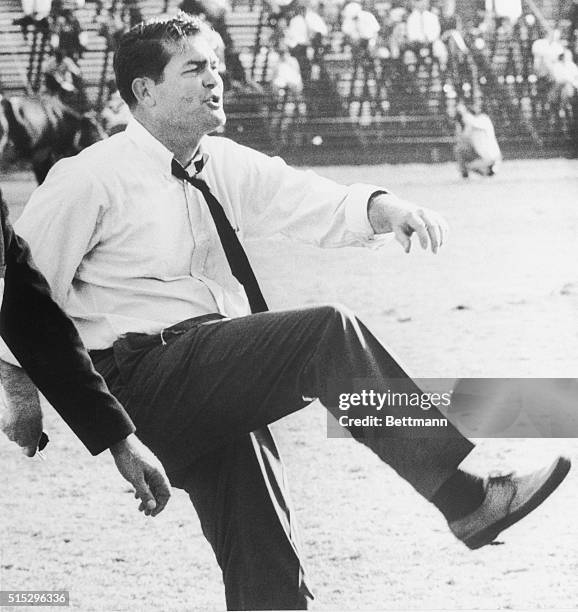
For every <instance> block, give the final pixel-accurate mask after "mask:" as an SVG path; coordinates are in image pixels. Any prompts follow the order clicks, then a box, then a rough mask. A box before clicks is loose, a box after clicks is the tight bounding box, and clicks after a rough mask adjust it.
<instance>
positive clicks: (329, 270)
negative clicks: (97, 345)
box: [0, 160, 578, 612]
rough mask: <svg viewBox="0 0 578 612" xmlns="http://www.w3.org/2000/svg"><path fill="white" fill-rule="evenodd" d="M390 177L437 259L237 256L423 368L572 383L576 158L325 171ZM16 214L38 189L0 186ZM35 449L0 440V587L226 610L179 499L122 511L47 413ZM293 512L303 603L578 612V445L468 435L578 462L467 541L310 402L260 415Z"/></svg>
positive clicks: (490, 448) (507, 450)
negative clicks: (330, 429) (273, 438)
mask: <svg viewBox="0 0 578 612" xmlns="http://www.w3.org/2000/svg"><path fill="white" fill-rule="evenodd" d="M317 170H318V172H320V173H322V174H324V175H327V176H329V177H333V178H335V179H337V180H340V181H343V182H348V183H350V182H357V181H369V182H374V183H378V184H383V185H388V186H390V187H391V188H392V189H393V190H394V191H395V192H396V193H398V194H399V195H401V196H404V197H406V198H407V199H410V200H414V201H417V202H421V203H423V204H425V205H427V206H430V207H432V208H435V209H437V210H439V211H440V212H442V213H443V214H444V215H446V217H447V219H448V221H449V223H450V225H451V227H452V233H451V236H450V240H449V241H448V244H447V245H446V247H445V248H444V249H443V250H442V252H441V253H440V254H439V255H437V256H433V255H432V254H431V253H427V254H426V253H423V252H421V251H420V250H419V249H418V248H415V247H416V245H414V249H413V251H412V253H411V254H410V255H409V256H408V255H406V254H405V253H403V251H402V250H401V248H399V246H398V245H397V243H394V242H391V243H389V244H387V245H386V246H384V247H383V248H382V249H379V250H375V251H373V250H366V249H341V250H335V251H320V250H317V249H313V248H309V247H303V246H295V245H293V244H289V243H287V242H283V241H279V240H270V241H263V242H260V243H253V244H251V246H250V250H251V253H252V256H253V260H254V263H255V268H256V269H257V272H258V276H259V278H261V279H262V285H263V287H264V293H265V294H266V295H267V297H268V301H269V303H270V305H271V307H273V308H285V307H291V306H296V305H302V304H313V303H320V302H335V301H337V302H341V303H343V304H346V305H347V306H349V307H350V308H352V309H353V310H354V311H356V312H357V313H358V314H359V315H360V317H361V318H362V319H363V320H364V321H365V322H366V323H367V324H368V325H369V327H370V328H371V329H372V330H373V331H374V332H375V333H376V335H377V336H378V337H379V338H380V339H381V340H382V341H383V342H384V343H385V344H386V346H388V347H391V348H392V349H393V352H394V353H395V354H396V355H397V356H398V357H399V359H400V360H401V361H402V363H404V364H405V366H406V367H407V368H408V370H409V371H410V372H411V373H412V374H413V375H415V376H419V377H451V378H458V377H464V376H469V377H482V376H494V377H570V378H576V377H577V375H578V342H577V341H578V268H577V264H576V262H577V261H578V197H577V196H578V162H576V161H567V160H541V161H511V162H507V163H505V165H504V167H503V168H502V172H501V173H500V174H499V175H498V176H496V177H494V178H493V179H487V180H482V179H472V180H470V181H469V182H464V181H462V180H461V179H458V177H457V172H456V169H455V167H454V166H453V165H450V164H447V165H438V166H421V165H419V166H418V165H409V166H360V167H323V168H318V169H317ZM1 183H2V188H3V190H4V193H5V196H6V197H7V199H8V201H9V202H10V203H11V204H12V213H13V216H14V218H16V217H17V216H18V214H19V212H20V211H21V209H22V206H23V204H24V202H25V201H26V197H27V195H28V193H29V192H30V191H31V189H32V187H33V185H32V183H31V180H30V176H29V175H25V174H22V173H20V174H13V175H10V176H7V177H6V178H2V181H1ZM45 429H46V430H47V431H48V432H49V435H50V437H51V443H50V445H49V447H48V449H47V461H45V462H42V461H40V460H38V459H32V460H27V459H26V458H24V457H23V456H22V455H21V454H20V453H19V451H18V450H17V449H16V447H13V446H12V445H11V444H10V443H8V442H7V441H6V440H5V439H0V466H1V469H0V504H1V506H0V508H1V518H0V588H1V589H24V590H38V589H67V590H69V591H70V598H71V607H72V608H73V609H75V610H82V611H92V610H102V611H113V610H118V611H125V610H139V611H141V610H142V611H146V612H148V611H153V610H155V611H156V610H163V611H164V610H167V611H180V612H184V611H192V610H194V611H208V610H218V609H224V597H223V590H222V585H221V579H220V574H219V570H218V568H217V566H216V564H215V561H214V560H213V557H212V553H211V551H210V549H209V546H208V544H207V543H206V542H205V541H204V539H203V536H202V534H201V531H200V528H199V524H198V521H197V519H196V517H195V515H194V512H193V510H192V507H191V506H190V504H189V503H188V500H187V499H186V497H185V495H184V494H182V493H181V492H175V495H174V497H173V499H172V500H171V502H170V505H169V507H168V508H167V509H166V511H165V512H164V513H163V514H162V515H160V516H159V517H157V518H156V519H154V520H153V519H147V518H145V517H142V516H141V515H139V514H138V513H137V512H136V504H135V503H134V499H133V498H132V496H131V495H130V494H129V489H128V487H127V486H125V483H124V481H123V480H122V479H121V478H120V476H119V475H118V473H117V472H116V470H115V469H114V467H113V463H112V460H111V458H110V457H109V456H106V455H103V456H101V457H100V458H98V459H94V458H91V457H90V455H89V454H88V452H87V451H85V450H84V448H83V447H82V445H81V444H80V443H79V442H78V440H76V439H75V438H74V436H73V435H72V434H71V433H70V432H69V431H68V430H67V428H66V426H65V425H63V424H62V423H61V422H60V421H59V419H58V417H57V415H56V414H55V413H54V411H53V410H52V409H51V408H47V409H46V425H45ZM274 429H275V431H276V434H277V438H278V440H279V442H280V445H281V447H282V450H283V451H284V455H285V460H286V464H287V469H288V472H289V475H290V479H291V484H292V494H293V498H294V500H295V502H296V507H297V512H298V517H299V519H300V521H301V527H302V536H303V543H304V552H305V556H306V561H307V567H308V571H309V576H310V586H311V588H312V589H313V591H314V592H315V594H316V600H315V602H314V603H313V605H312V607H313V608H314V609H316V610H399V609H401V610H414V609H415V610H431V609H444V610H463V609H489V610H493V609H533V608H540V609H548V610H549V609H559V608H564V609H568V608H570V609H575V608H577V607H578V546H577V544H578V522H577V521H576V507H577V502H578V477H577V476H576V473H577V471H576V470H578V443H577V442H576V441H575V440H573V439H557V440H526V439H515V440H513V439H505V440H504V439H501V440H481V441H480V442H479V446H478V448H477V449H476V451H475V453H473V454H472V456H471V458H469V459H468V460H467V461H468V465H469V467H471V468H472V469H475V470H480V471H483V472H486V471H487V470H492V469H496V468H504V467H514V468H520V469H523V470H524V469H530V468H531V467H533V466H536V465H539V464H541V463H542V462H543V461H545V460H546V459H547V458H548V457H550V456H551V454H553V453H557V452H565V453H567V454H568V455H569V456H571V457H572V458H573V459H574V461H575V465H576V466H575V468H574V471H573V472H571V473H570V476H569V477H568V479H567V481H566V482H565V483H564V484H563V485H562V486H561V488H560V490H559V491H558V492H557V493H556V494H555V495H554V496H553V497H552V499H549V500H548V501H547V502H546V503H545V504H544V506H543V507H541V508H540V509H538V510H537V511H536V512H535V513H533V514H532V515H530V516H529V517H528V518H527V519H525V520H524V521H522V522H521V523H520V524H519V525H517V526H515V527H513V528H512V529H510V530H509V531H508V532H507V533H506V534H504V538H503V542H504V545H496V546H489V547H486V548H483V549H481V550H479V551H476V552H470V551H468V550H467V549H466V548H465V547H464V546H463V545H462V544H460V543H459V542H457V541H456V540H455V539H454V538H453V537H452V536H451V535H450V534H449V533H448V529H447V526H446V524H445V523H444V521H443V519H442V518H441V517H440V516H439V515H438V514H437V512H436V511H435V510H434V509H433V508H432V507H431V506H430V505H428V503H427V502H424V501H423V500H422V499H421V498H420V497H419V496H417V495H416V494H415V493H414V492H413V490H412V489H411V488H410V487H409V486H408V485H407V484H405V483H404V482H403V481H401V480H400V479H399V478H398V477H397V476H396V475H395V474H394V473H393V472H392V471H391V470H389V469H388V468H387V467H386V466H384V465H382V464H380V462H379V461H378V460H377V459H376V458H375V457H374V456H373V455H372V454H371V453H370V452H369V451H367V450H366V449H365V448H364V447H363V446H361V445H360V444H357V443H355V442H354V441H352V440H350V439H328V438H327V434H326V416H325V413H324V410H323V409H322V407H320V406H319V405H315V404H314V405H312V406H310V407H309V408H307V409H305V410H303V411H302V412H300V413H299V414H296V415H293V416H292V417H290V418H287V419H285V420H283V421H282V422H280V423H277V424H276V425H275V426H274Z"/></svg>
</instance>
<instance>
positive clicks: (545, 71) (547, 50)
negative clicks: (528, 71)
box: [532, 28, 564, 79]
mask: <svg viewBox="0 0 578 612" xmlns="http://www.w3.org/2000/svg"><path fill="white" fill-rule="evenodd" d="M562 53H564V46H563V45H562V42H561V36H560V30H559V29H558V28H553V29H551V30H550V31H549V32H548V34H547V35H546V36H545V37H544V38H539V39H538V40H536V41H535V42H534V44H533V45H532V55H533V56H534V71H535V72H536V76H537V77H538V78H547V79H549V78H550V76H551V73H552V66H553V64H554V62H556V61H557V60H558V58H559V57H560V55H561V54H562Z"/></svg>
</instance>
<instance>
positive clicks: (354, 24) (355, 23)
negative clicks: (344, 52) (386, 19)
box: [341, 2, 381, 57]
mask: <svg viewBox="0 0 578 612" xmlns="http://www.w3.org/2000/svg"><path fill="white" fill-rule="evenodd" d="M380 29H381V26H380V25H379V22H378V21H377V19H376V18H375V16H374V15H373V13H370V12H369V11H365V10H363V9H362V7H361V4H359V3H358V2H350V3H349V4H346V5H345V7H344V9H343V13H342V24H341V31H342V32H343V34H344V35H345V40H346V42H347V43H349V44H350V45H351V49H352V52H353V54H354V56H356V55H357V56H359V57H369V56H371V54H372V52H373V49H374V48H375V46H376V44H377V38H378V35H379V31H380Z"/></svg>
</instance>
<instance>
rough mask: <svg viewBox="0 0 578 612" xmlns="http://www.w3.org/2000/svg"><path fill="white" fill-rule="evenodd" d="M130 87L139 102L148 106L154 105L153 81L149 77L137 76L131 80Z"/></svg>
mask: <svg viewBox="0 0 578 612" xmlns="http://www.w3.org/2000/svg"><path fill="white" fill-rule="evenodd" d="M131 89H132V93H133V94H134V97H135V98H136V100H137V102H138V103H139V104H143V105H144V106H148V107H149V108H150V107H151V106H154V105H155V103H156V100H155V96H154V81H153V80H152V79H151V78H149V77H137V78H136V79H134V80H133V82H132V85H131Z"/></svg>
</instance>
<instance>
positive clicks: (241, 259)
mask: <svg viewBox="0 0 578 612" xmlns="http://www.w3.org/2000/svg"><path fill="white" fill-rule="evenodd" d="M171 170H172V173H173V176H176V177H177V178H178V179H180V180H181V181H187V183H190V184H191V185H192V186H193V187H195V189H198V190H199V191H200V192H201V193H202V194H203V197H204V198H205V201H206V202H207V206H208V207H209V211H210V213H211V217H213V221H214V223H215V227H216V228H217V233H218V234H219V238H220V240H221V244H222V245H223V250H224V251H225V255H226V257H227V261H228V262H229V267H230V268H231V272H232V273H233V276H234V277H235V278H236V279H237V280H238V281H239V282H240V283H241V285H243V287H244V288H245V293H246V294H247V298H248V299H249V305H250V306H251V312H265V311H267V310H269V308H268V307H267V303H266V302H265V298H264V297H263V294H262V293H261V288H260V287H259V283H258V282H257V279H256V278H255V273H254V272H253V268H251V264H250V263H249V258H248V257H247V253H245V249H244V248H243V245H242V244H241V242H240V241H239V238H238V237H237V233H236V232H235V230H234V229H233V227H232V226H231V223H230V222H229V219H227V215H226V214H225V211H224V210H223V207H222V206H221V203H220V202H219V200H217V198H216V197H215V196H214V195H213V194H212V193H211V190H210V189H209V186H208V185H207V183H205V181H203V180H201V179H198V178H192V177H190V176H189V175H188V174H187V172H186V171H185V169H184V168H183V167H182V166H181V164H179V162H178V161H177V160H176V159H173V161H172V164H171Z"/></svg>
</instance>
